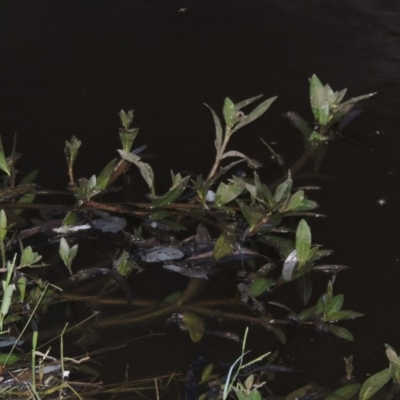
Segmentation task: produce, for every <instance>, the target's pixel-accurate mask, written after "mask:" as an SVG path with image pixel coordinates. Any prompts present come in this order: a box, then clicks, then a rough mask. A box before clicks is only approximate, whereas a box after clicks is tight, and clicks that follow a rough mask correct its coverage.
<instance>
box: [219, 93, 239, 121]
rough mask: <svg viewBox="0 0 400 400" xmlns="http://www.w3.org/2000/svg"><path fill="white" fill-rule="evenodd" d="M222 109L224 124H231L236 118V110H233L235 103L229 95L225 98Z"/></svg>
mask: <svg viewBox="0 0 400 400" xmlns="http://www.w3.org/2000/svg"><path fill="white" fill-rule="evenodd" d="M222 111H223V114H224V119H225V123H226V125H228V126H232V125H233V123H234V122H235V119H236V110H235V104H234V103H233V101H232V100H231V99H230V98H229V97H226V98H225V102H224V108H223V110H222Z"/></svg>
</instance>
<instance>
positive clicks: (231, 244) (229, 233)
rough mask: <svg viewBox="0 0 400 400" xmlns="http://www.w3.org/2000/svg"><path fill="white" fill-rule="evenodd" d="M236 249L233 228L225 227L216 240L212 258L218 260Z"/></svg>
mask: <svg viewBox="0 0 400 400" xmlns="http://www.w3.org/2000/svg"><path fill="white" fill-rule="evenodd" d="M235 247H236V237H235V228H234V227H233V226H232V225H227V226H226V227H225V229H224V231H223V232H222V235H221V236H220V237H219V238H218V239H217V241H216V243H215V246H214V250H213V257H214V259H215V260H219V259H221V258H222V257H225V256H227V255H228V254H230V253H232V252H233V251H234V249H235Z"/></svg>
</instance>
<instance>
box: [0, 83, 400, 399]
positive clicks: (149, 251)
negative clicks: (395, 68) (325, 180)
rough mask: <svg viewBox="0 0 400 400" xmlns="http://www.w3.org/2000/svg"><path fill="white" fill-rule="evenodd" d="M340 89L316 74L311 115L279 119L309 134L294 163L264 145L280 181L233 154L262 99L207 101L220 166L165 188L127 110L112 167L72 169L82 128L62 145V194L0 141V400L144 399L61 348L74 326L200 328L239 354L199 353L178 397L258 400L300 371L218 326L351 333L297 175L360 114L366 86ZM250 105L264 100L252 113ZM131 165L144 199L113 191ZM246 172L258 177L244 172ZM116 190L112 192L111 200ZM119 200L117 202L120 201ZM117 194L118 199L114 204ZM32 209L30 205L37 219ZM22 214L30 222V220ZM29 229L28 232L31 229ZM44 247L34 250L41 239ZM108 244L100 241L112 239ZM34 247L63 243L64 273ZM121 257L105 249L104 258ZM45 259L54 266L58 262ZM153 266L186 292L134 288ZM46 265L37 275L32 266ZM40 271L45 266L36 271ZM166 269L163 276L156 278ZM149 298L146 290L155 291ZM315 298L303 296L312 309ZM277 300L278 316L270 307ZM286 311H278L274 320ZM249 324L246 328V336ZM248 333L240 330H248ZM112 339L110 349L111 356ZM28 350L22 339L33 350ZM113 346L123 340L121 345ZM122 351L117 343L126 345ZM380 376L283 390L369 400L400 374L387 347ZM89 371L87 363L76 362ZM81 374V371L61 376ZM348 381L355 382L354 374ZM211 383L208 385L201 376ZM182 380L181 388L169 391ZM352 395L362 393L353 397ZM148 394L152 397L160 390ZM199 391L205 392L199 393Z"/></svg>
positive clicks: (351, 315)
mask: <svg viewBox="0 0 400 400" xmlns="http://www.w3.org/2000/svg"><path fill="white" fill-rule="evenodd" d="M345 93H346V90H342V91H339V92H334V91H333V90H332V89H331V88H330V86H329V85H322V83H321V82H320V81H319V79H318V78H317V77H316V76H315V75H313V76H312V78H311V79H310V101H311V108H312V111H313V115H314V121H313V122H312V123H308V122H306V121H305V120H304V119H303V118H302V117H301V116H299V115H298V114H296V113H294V112H288V113H286V115H285V116H286V117H287V118H288V119H289V121H290V122H291V124H292V125H293V126H295V127H296V128H297V129H298V130H299V131H300V132H301V134H302V136H303V140H304V152H303V153H302V154H301V156H300V157H299V159H298V160H297V161H296V162H295V163H294V164H293V165H292V166H289V167H288V166H286V165H285V163H284V159H283V157H282V156H281V155H280V154H277V153H276V152H275V151H274V150H273V149H272V148H271V146H270V145H269V144H268V142H267V141H266V140H265V139H261V140H262V144H263V145H265V148H266V154H267V155H268V156H269V157H272V158H273V159H274V160H275V162H276V163H277V164H278V165H279V168H280V170H281V171H282V173H283V175H282V177H281V178H279V179H277V180H273V181H271V180H269V178H268V176H264V175H263V174H262V168H263V166H262V164H261V163H260V162H258V161H256V160H254V159H252V158H250V157H248V156H247V155H245V154H243V153H242V152H239V151H237V150H234V149H229V144H230V140H231V138H232V136H233V135H234V134H235V135H236V134H237V133H238V131H240V130H241V129H242V128H244V127H245V126H246V125H248V124H250V123H251V122H253V121H255V120H257V119H258V118H260V117H261V116H262V115H264V113H265V112H266V111H267V110H268V109H269V108H270V106H271V105H272V104H273V102H274V101H275V100H276V97H271V98H269V99H267V100H264V101H261V98H262V96H261V95H259V96H255V97H252V98H250V99H247V100H244V101H241V102H238V103H234V102H233V101H232V100H231V99H229V98H226V99H225V101H224V105H223V109H222V116H223V118H222V119H221V118H220V116H219V115H218V114H217V112H215V111H214V110H213V109H212V108H211V107H209V106H207V107H208V108H209V110H210V112H211V116H212V119H213V121H214V125H215V141H214V145H215V151H216V156H215V161H214V163H213V165H212V166H211V167H210V170H209V171H208V173H205V174H204V175H201V174H200V175H197V176H194V175H188V176H184V175H183V174H180V173H176V174H175V173H174V172H171V186H170V188H169V189H168V190H167V192H166V193H161V194H160V193H159V192H158V190H157V188H156V185H155V174H154V171H153V169H152V167H151V165H150V164H148V163H146V162H144V161H143V159H142V155H143V151H144V150H145V148H146V146H139V147H137V148H135V149H133V144H134V142H135V140H136V138H137V136H138V133H139V129H138V128H133V127H132V123H133V120H134V112H133V110H131V111H128V112H125V111H121V112H120V114H119V116H120V119H121V124H122V127H121V128H120V129H119V137H120V140H121V146H122V149H119V150H118V154H119V156H120V158H119V159H117V158H115V159H113V160H112V161H110V162H109V163H108V164H107V165H106V166H105V167H104V169H103V170H102V171H101V172H100V173H99V174H97V175H92V176H91V177H89V178H87V177H80V178H77V173H76V171H75V163H76V160H77V157H78V155H79V154H80V153H82V152H83V146H82V142H81V141H80V140H78V139H77V138H76V137H75V136H72V138H71V139H70V140H69V141H66V142H65V155H66V161H67V170H68V176H69V182H68V185H67V188H66V190H65V191H64V192H59V191H57V192H55V191H51V190H42V189H39V188H38V186H37V185H36V184H35V183H33V180H34V179H35V177H36V175H37V172H36V171H33V172H32V173H30V174H28V175H26V176H25V177H22V178H20V176H19V174H18V173H17V169H16V162H17V160H18V158H19V155H18V154H17V153H16V145H15V143H16V141H14V146H13V148H12V151H11V155H10V156H9V157H6V154H5V152H4V149H3V146H2V144H1V141H0V169H1V170H2V171H3V173H4V176H3V183H2V187H1V188H0V203H1V204H0V208H1V211H0V261H1V266H0V269H1V272H2V289H1V292H0V296H1V298H2V301H1V309H0V332H1V335H2V336H0V349H1V352H2V354H0V356H1V357H0V364H1V370H0V377H1V378H0V379H1V381H0V393H1V395H2V398H16V397H20V396H21V393H22V394H23V395H24V396H25V397H27V398H64V399H65V398H74V397H77V398H86V397H87V398H89V397H90V396H93V395H98V394H99V393H106V394H107V395H110V394H111V393H113V395H115V396H118V395H119V394H122V393H127V392H129V393H135V394H142V393H143V391H144V390H147V389H148V387H147V386H148V382H149V381H137V382H128V380H126V381H125V382H123V383H121V384H120V385H119V386H114V387H108V386H104V385H102V384H101V383H100V381H98V375H99V372H98V370H99V363H98V362H97V360H96V359H92V358H91V357H92V356H91V354H90V353H89V354H87V355H85V356H82V357H74V358H72V357H67V356H65V355H64V343H68V341H69V340H71V339H70V336H69V335H70V334H72V333H75V334H80V335H83V336H82V337H81V339H79V340H78V342H79V343H83V341H84V339H83V337H85V339H89V337H90V338H91V339H93V340H95V339H96V333H95V332H97V331H100V330H101V329H105V328H108V327H118V326H125V327H126V326H130V325H134V324H152V323H153V322H154V321H162V322H168V324H169V325H171V324H172V325H173V326H177V327H178V328H179V330H180V331H181V332H182V335H188V337H189V336H190V338H191V340H192V341H193V342H200V341H202V340H204V336H209V337H214V338H215V339H216V340H217V339H218V340H227V341H233V342H240V341H242V352H241V354H240V355H239V358H237V360H236V361H235V362H234V363H233V364H232V365H230V367H229V369H228V370H227V371H225V372H219V371H218V372H215V369H214V366H213V364H208V365H207V361H206V357H205V355H204V354H203V353H201V354H200V355H199V356H198V357H197V358H196V359H195V360H194V361H193V362H192V364H191V365H190V367H189V371H188V373H187V374H186V377H185V378H184V381H185V382H184V388H185V390H186V393H185V396H186V399H188V400H192V399H198V398H201V399H210V398H215V399H217V398H218V399H221V398H222V399H227V398H235V397H236V398H238V399H239V400H243V399H251V400H257V399H261V398H262V396H264V394H263V393H270V394H271V390H272V388H271V387H270V381H271V380H272V378H273V375H271V374H275V373H288V372H293V371H294V370H293V368H291V367H290V366H286V365H280V364H278V363H276V359H277V356H278V353H277V352H273V353H271V351H272V350H273V349H268V351H267V352H266V353H265V354H263V355H261V356H259V357H257V358H256V359H253V360H252V361H250V362H245V358H246V356H247V354H248V351H247V350H246V345H247V335H248V329H246V331H245V335H244V338H243V340H241V338H240V335H239V334H238V333H237V332H234V331H231V330H230V329H229V330H225V329H224V328H221V329H215V328H213V321H218V322H220V323H221V324H222V327H223V324H224V321H235V322H238V323H242V325H241V326H243V328H244V327H245V326H248V325H249V324H251V325H252V329H262V330H265V331H266V332H267V333H268V334H272V335H274V336H275V337H276V338H277V340H278V341H279V342H281V343H283V344H284V343H286V340H287V338H286V333H285V328H286V327H287V326H289V325H290V326H291V327H295V328H296V329H304V327H308V328H309V327H313V328H314V329H315V331H317V332H324V333H327V334H329V335H331V336H335V337H337V338H340V339H343V340H347V341H352V340H354V338H353V335H352V333H351V332H350V331H349V330H348V329H347V325H346V327H345V326H343V325H341V323H342V322H343V321H349V320H350V321H351V320H353V319H355V318H358V317H361V316H362V315H363V314H361V313H359V312H355V311H352V310H347V309H345V308H343V306H344V295H343V294H334V282H335V278H336V275H337V274H338V273H339V272H341V271H342V270H345V269H347V267H346V266H344V265H341V264H329V263H326V262H324V263H323V264H322V263H321V260H322V259H325V258H326V257H328V256H329V255H330V254H331V252H332V251H331V250H327V249H323V248H322V246H321V245H317V244H313V238H312V234H311V228H310V226H309V223H308V222H307V220H309V219H310V218H312V217H319V216H321V214H319V213H316V212H315V210H316V209H317V207H318V204H317V203H316V202H315V201H313V200H312V199H310V198H309V197H308V193H307V191H308V189H309V188H308V187H304V188H301V189H298V190H294V189H293V179H294V178H295V176H296V174H298V172H299V171H301V170H302V169H303V168H304V167H305V166H306V164H307V163H308V161H309V160H313V162H314V168H316V169H318V168H319V167H320V165H321V163H322V161H323V159H324V157H325V155H326V151H327V147H328V145H329V142H330V141H332V140H334V139H335V138H336V137H338V136H339V137H341V138H343V137H344V129H345V127H346V126H347V124H349V122H350V121H351V120H352V119H354V118H355V117H356V116H357V115H358V114H359V113H358V111H357V110H356V109H355V106H356V105H357V103H358V102H359V101H360V100H363V99H366V98H368V97H370V96H372V94H368V95H364V96H359V97H356V98H353V99H350V100H347V101H343V98H344V95H345ZM256 102H258V105H256V106H254V104H256ZM240 164H242V165H245V166H246V168H247V170H248V171H247V172H246V173H241V172H240V173H237V174H236V173H233V171H234V167H236V166H237V165H240ZM132 167H133V168H137V169H138V171H139V173H140V175H141V177H142V178H143V180H144V181H145V183H146V185H147V187H148V191H149V193H147V194H143V195H142V196H141V198H139V199H137V198H136V199H126V198H124V197H123V196H122V195H121V197H120V198H118V190H117V188H115V187H114V186H113V185H114V183H115V182H118V180H119V179H120V177H121V176H122V175H124V174H125V173H126V172H127V171H128V170H129V168H132ZM249 170H250V171H251V172H250V173H249ZM39 194H40V195H41V196H51V195H54V194H57V195H63V196H64V198H65V201H64V202H63V204H61V205H60V204H58V205H54V204H51V202H50V201H49V202H48V204H46V203H38V202H36V197H37V196H38V195H39ZM111 194H112V196H111ZM116 198H118V202H116V201H115V199H116ZM111 199H112V200H113V201H111ZM26 210H30V211H31V214H30V215H29V218H31V219H30V220H28V219H26V220H25V222H26V224H25V225H26V226H24V229H21V228H20V227H19V226H17V225H16V224H15V223H14V222H11V221H14V220H15V218H16V216H19V217H24V215H25V213H24V212H25V211H26ZM32 214H35V216H34V217H32ZM26 218H28V216H27V217H26ZM28 225H29V226H28ZM36 238H38V240H39V241H42V242H41V244H40V245H38V244H37V242H38V240H37V239H36ZM105 239H106V240H105ZM101 240H103V241H104V243H107V245H108V246H109V247H107V249H105V251H104V254H103V255H102V260H101V262H97V261H93V264H92V265H82V264H81V263H80V262H79V255H80V254H81V252H84V251H85V250H84V248H85V245H86V244H87V243H90V242H93V241H101ZM43 244H48V245H49V246H53V248H54V247H56V251H55V252H56V253H57V252H58V254H59V257H60V258H61V260H62V263H63V268H64V271H62V272H61V273H60V271H58V274H59V276H62V279H56V280H54V278H53V275H52V274H50V273H48V274H46V269H51V268H55V267H54V266H53V265H52V264H51V263H49V264H45V263H44V262H43V258H42V255H41V254H39V252H37V251H36V250H37V249H36V247H35V246H37V248H39V247H40V246H41V245H43ZM110 251H111V252H112V253H113V254H114V255H113V256H110V254H108V255H106V252H110ZM53 262H54V261H53ZM152 268H159V271H161V272H163V271H164V270H166V271H164V273H169V272H171V277H174V278H179V279H180V281H179V282H182V280H184V282H185V283H184V285H183V286H182V288H181V290H179V291H176V290H174V291H172V292H171V293H170V294H169V295H168V296H163V297H160V298H154V297H152V298H150V299H148V298H144V299H140V298H135V293H134V292H132V290H131V285H132V283H134V282H135V280H137V279H140V277H142V276H144V275H146V274H147V273H148V270H149V269H152ZM39 270H40V273H39ZM43 271H44V273H42V272H43ZM161 272H160V274H161ZM318 272H324V273H326V274H329V275H332V277H331V279H330V280H329V281H328V282H327V284H326V289H324V291H323V293H322V294H321V293H319V295H317V296H315V295H313V293H314V292H315V291H317V292H320V287H319V286H317V287H315V285H314V279H313V278H314V275H315V274H316V273H318ZM221 276H222V277H225V278H229V279H228V281H229V282H230V293H233V292H234V293H235V294H234V295H232V296H231V297H228V298H220V297H215V298H206V299H205V298H204V297H202V295H203V294H204V292H205V291H206V289H207V288H208V287H209V284H210V282H213V284H214V285H215V284H216V283H218V279H220V278H221ZM283 286H288V287H290V288H293V289H294V290H295V291H298V293H299V304H298V307H297V309H296V311H294V310H292V309H291V308H289V307H288V306H286V305H285V304H284V302H283V303H282V302H278V301H275V300H274V298H275V296H276V293H278V292H279V290H280V289H281V288H282V287H283ZM148 290H149V292H150V291H151V288H150V287H149V288H148ZM73 303H79V304H80V305H81V306H82V307H81V310H86V311H87V313H88V314H90V316H89V317H87V318H84V319H81V320H79V321H77V322H76V323H74V324H73V325H71V326H69V324H67V325H63V326H57V324H54V327H52V328H51V329H42V323H41V320H42V318H43V317H44V316H45V315H46V314H47V313H48V311H49V309H50V308H51V307H59V308H58V309H59V310H60V309H61V307H62V306H63V305H65V310H64V312H65V313H66V314H67V313H68V312H69V308H68V307H69V306H70V305H71V304H73ZM310 303H311V304H310ZM117 304H118V305H120V308H121V309H122V307H126V308H127V309H126V312H121V311H120V312H118V313H113V314H112V315H107V313H105V314H101V313H99V312H98V311H97V307H98V306H99V305H117ZM277 309H279V311H280V313H279V315H280V316H279V318H278V317H275V316H274V312H275V311H276V310H277ZM282 313H283V314H282ZM243 330H244V329H243ZM243 330H241V332H243ZM39 339H40V343H41V342H42V341H43V342H44V341H45V340H50V342H54V340H56V339H57V340H58V341H59V355H58V356H57V357H55V356H53V355H52V351H50V347H47V349H46V350H45V349H43V350H40V349H41V348H43V347H44V348H46V346H48V344H49V343H50V342H46V343H44V344H43V343H41V344H40V346H41V347H38V345H39V342H38V340H39ZM112 345H115V344H114V343H110V348H108V349H107V351H111V350H112ZM30 346H31V347H30ZM116 346H118V345H116ZM121 346H124V344H121ZM386 353H387V356H388V358H389V362H390V366H389V368H388V369H385V370H383V371H381V372H380V373H378V374H375V375H373V376H371V377H370V378H369V379H368V380H367V381H366V382H365V383H364V384H363V385H362V387H361V384H358V383H350V382H347V383H348V384H346V385H345V386H344V387H342V388H339V389H337V390H336V391H334V392H333V393H330V391H328V392H327V393H326V390H325V389H321V388H319V387H317V386H315V385H307V386H305V387H303V388H300V389H298V390H297V391H296V392H293V393H292V394H289V395H288V396H287V397H286V399H287V400H290V399H295V398H298V399H300V398H301V399H316V398H328V399H334V398H341V399H350V398H352V397H353V396H355V395H356V394H357V393H358V392H359V393H360V399H362V400H367V399H368V398H369V397H371V396H372V394H373V393H375V392H376V391H378V390H379V389H381V387H383V386H384V385H385V384H386V383H387V382H389V381H390V380H393V382H394V383H395V384H397V385H398V384H399V382H400V378H399V377H400V373H399V371H400V367H399V365H400V362H399V357H398V355H397V354H396V353H395V351H394V350H393V349H392V348H391V347H390V346H387V351H386ZM83 366H85V368H83ZM71 370H74V371H77V376H78V378H79V379H78V380H76V381H75V378H74V380H72V379H71V377H70V376H69V371H71ZM352 371H353V369H352V359H350V358H349V359H347V360H346V374H347V375H346V376H347V377H350V376H352ZM177 377H178V375H177V374H172V375H169V376H160V377H155V378H151V382H153V383H154V385H153V386H152V387H151V390H154V393H156V396H155V397H157V398H163V397H162V393H163V391H164V390H166V388H168V387H169V386H170V385H171V384H172V383H171V382H175V381H176V378H177ZM348 381H350V378H349V379H348ZM206 384H208V386H207V385H206ZM178 386H179V385H178ZM360 389H361V390H360ZM154 393H153V394H154ZM199 396H200V397H199Z"/></svg>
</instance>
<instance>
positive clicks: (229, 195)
mask: <svg viewBox="0 0 400 400" xmlns="http://www.w3.org/2000/svg"><path fill="white" fill-rule="evenodd" d="M244 188H245V184H244V181H243V180H242V179H236V180H235V183H231V184H228V185H227V184H225V183H224V182H221V183H220V184H219V186H218V189H217V192H216V194H215V201H214V205H215V206H217V207H221V206H223V205H225V204H228V203H229V202H231V201H232V200H235V199H236V197H238V196H240V194H241V193H242V192H243V190H244Z"/></svg>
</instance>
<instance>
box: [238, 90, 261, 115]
mask: <svg viewBox="0 0 400 400" xmlns="http://www.w3.org/2000/svg"><path fill="white" fill-rule="evenodd" d="M263 96H264V95H263V94H259V95H258V96H254V97H251V98H250V99H246V100H243V101H240V102H239V103H237V104H236V105H235V109H236V111H240V110H241V109H242V108H243V107H246V106H248V105H249V104H251V103H254V102H255V101H257V100H258V99H261V97H263Z"/></svg>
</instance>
